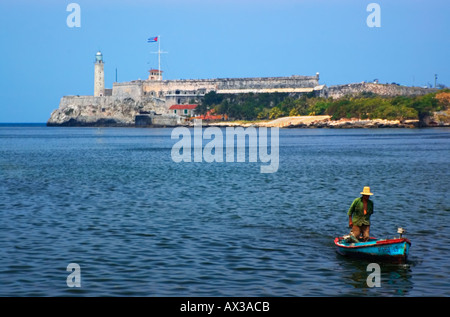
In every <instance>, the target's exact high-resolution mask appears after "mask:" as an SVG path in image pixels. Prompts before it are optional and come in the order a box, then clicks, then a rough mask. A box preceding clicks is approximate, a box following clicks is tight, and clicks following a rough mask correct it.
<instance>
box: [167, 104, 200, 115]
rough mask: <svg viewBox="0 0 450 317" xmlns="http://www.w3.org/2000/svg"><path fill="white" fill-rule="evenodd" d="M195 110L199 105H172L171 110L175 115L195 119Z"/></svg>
mask: <svg viewBox="0 0 450 317" xmlns="http://www.w3.org/2000/svg"><path fill="white" fill-rule="evenodd" d="M195 108H197V105H172V106H170V108H169V110H171V111H172V113H173V114H177V115H179V116H186V117H193V116H194V114H195Z"/></svg>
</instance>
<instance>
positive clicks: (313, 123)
mask: <svg viewBox="0 0 450 317" xmlns="http://www.w3.org/2000/svg"><path fill="white" fill-rule="evenodd" d="M202 125H204V126H211V127H244V128H246V127H268V128H275V127H277V128H285V129H318V128H325V129H327V128H328V129H355V128H363V129H378V128H402V129H404V128H409V129H414V128H434V127H450V124H449V123H440V124H439V123H435V122H431V123H430V122H429V123H425V122H421V121H420V120H418V119H416V120H403V121H400V120H387V119H358V118H351V119H346V118H345V119H339V120H331V117H330V116H297V117H282V118H278V119H275V120H271V121H268V120H261V121H221V122H202Z"/></svg>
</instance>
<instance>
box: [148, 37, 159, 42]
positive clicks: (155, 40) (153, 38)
mask: <svg viewBox="0 0 450 317" xmlns="http://www.w3.org/2000/svg"><path fill="white" fill-rule="evenodd" d="M154 42H158V37H157V36H155V37H150V38H148V40H147V43H154Z"/></svg>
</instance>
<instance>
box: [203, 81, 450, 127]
mask: <svg viewBox="0 0 450 317" xmlns="http://www.w3.org/2000/svg"><path fill="white" fill-rule="evenodd" d="M449 92H450V90H449V89H446V90H441V91H440V92H434V93H429V94H426V95H423V96H417V97H406V96H396V97H383V96H379V95H376V94H373V93H370V92H369V93H362V94H360V95H357V96H347V97H343V98H340V99H332V98H321V97H315V96H314V94H313V93H309V94H304V95H301V96H296V97H293V96H290V95H289V94H288V93H271V94H269V93H262V94H253V93H249V94H217V93H215V92H210V93H208V94H206V95H205V97H204V99H203V101H202V102H201V104H200V105H199V106H198V108H197V110H198V112H199V113H201V114H205V113H206V112H207V111H208V110H212V109H214V111H215V113H217V114H225V115H228V117H229V118H230V119H234V120H257V119H259V120H266V119H276V118H279V117H286V116H306V115H330V116H331V117H332V119H333V120H338V119H341V118H360V119H389V120H404V119H423V117H424V116H426V115H429V114H430V113H431V112H434V111H439V110H444V109H446V108H447V107H448V104H449V102H448V100H447V99H448V98H447V96H448V94H449ZM436 95H439V96H441V98H439V97H436ZM442 96H443V97H444V98H442Z"/></svg>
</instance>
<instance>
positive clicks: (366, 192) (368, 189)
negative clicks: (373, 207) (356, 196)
mask: <svg viewBox="0 0 450 317" xmlns="http://www.w3.org/2000/svg"><path fill="white" fill-rule="evenodd" d="M360 194H361V195H370V196H371V195H373V193H371V192H370V187H369V186H365V187H364V189H363V191H362V192H361V193H360Z"/></svg>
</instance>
